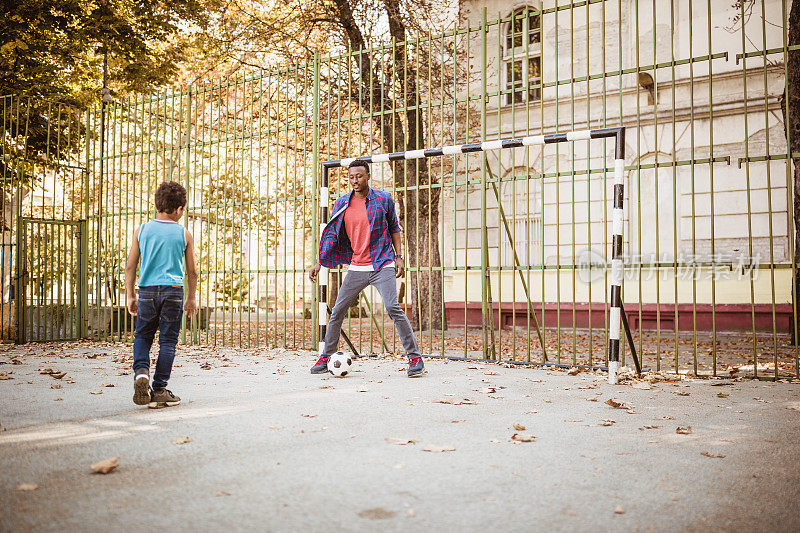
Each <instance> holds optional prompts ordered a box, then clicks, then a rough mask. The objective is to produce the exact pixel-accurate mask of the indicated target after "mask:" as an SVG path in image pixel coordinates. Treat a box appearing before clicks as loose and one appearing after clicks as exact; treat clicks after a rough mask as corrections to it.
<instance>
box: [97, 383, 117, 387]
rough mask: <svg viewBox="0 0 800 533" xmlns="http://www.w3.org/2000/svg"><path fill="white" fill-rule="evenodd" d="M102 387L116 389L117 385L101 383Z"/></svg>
mask: <svg viewBox="0 0 800 533" xmlns="http://www.w3.org/2000/svg"><path fill="white" fill-rule="evenodd" d="M100 386H101V387H114V386H115V385H114V384H113V383H101V384H100Z"/></svg>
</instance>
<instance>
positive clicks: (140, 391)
mask: <svg viewBox="0 0 800 533" xmlns="http://www.w3.org/2000/svg"><path fill="white" fill-rule="evenodd" d="M133 403H135V404H136V405H147V404H148V403H150V370H148V369H147V368H139V369H137V370H136V371H135V372H134V375H133Z"/></svg>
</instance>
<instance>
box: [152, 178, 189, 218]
mask: <svg viewBox="0 0 800 533" xmlns="http://www.w3.org/2000/svg"><path fill="white" fill-rule="evenodd" d="M185 206H186V189H185V188H184V187H183V185H181V184H180V183H178V182H177V181H165V182H164V183H162V184H161V185H159V186H158V189H156V210H158V212H159V213H174V212H175V210H176V209H178V208H179V207H185Z"/></svg>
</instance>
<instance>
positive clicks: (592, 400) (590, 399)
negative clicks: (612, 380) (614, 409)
mask: <svg viewBox="0 0 800 533" xmlns="http://www.w3.org/2000/svg"><path fill="white" fill-rule="evenodd" d="M587 399H588V401H590V402H596V401H597V398H587Z"/></svg>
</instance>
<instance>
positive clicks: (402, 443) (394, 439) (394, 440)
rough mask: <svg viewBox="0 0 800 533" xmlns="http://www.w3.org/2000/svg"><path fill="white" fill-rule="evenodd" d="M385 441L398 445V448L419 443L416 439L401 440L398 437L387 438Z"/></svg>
mask: <svg viewBox="0 0 800 533" xmlns="http://www.w3.org/2000/svg"><path fill="white" fill-rule="evenodd" d="M384 440H385V441H386V442H388V443H389V444H397V445H398V446H405V445H406V444H415V443H417V442H418V441H416V440H414V439H400V438H397V437H386V439H384Z"/></svg>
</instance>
